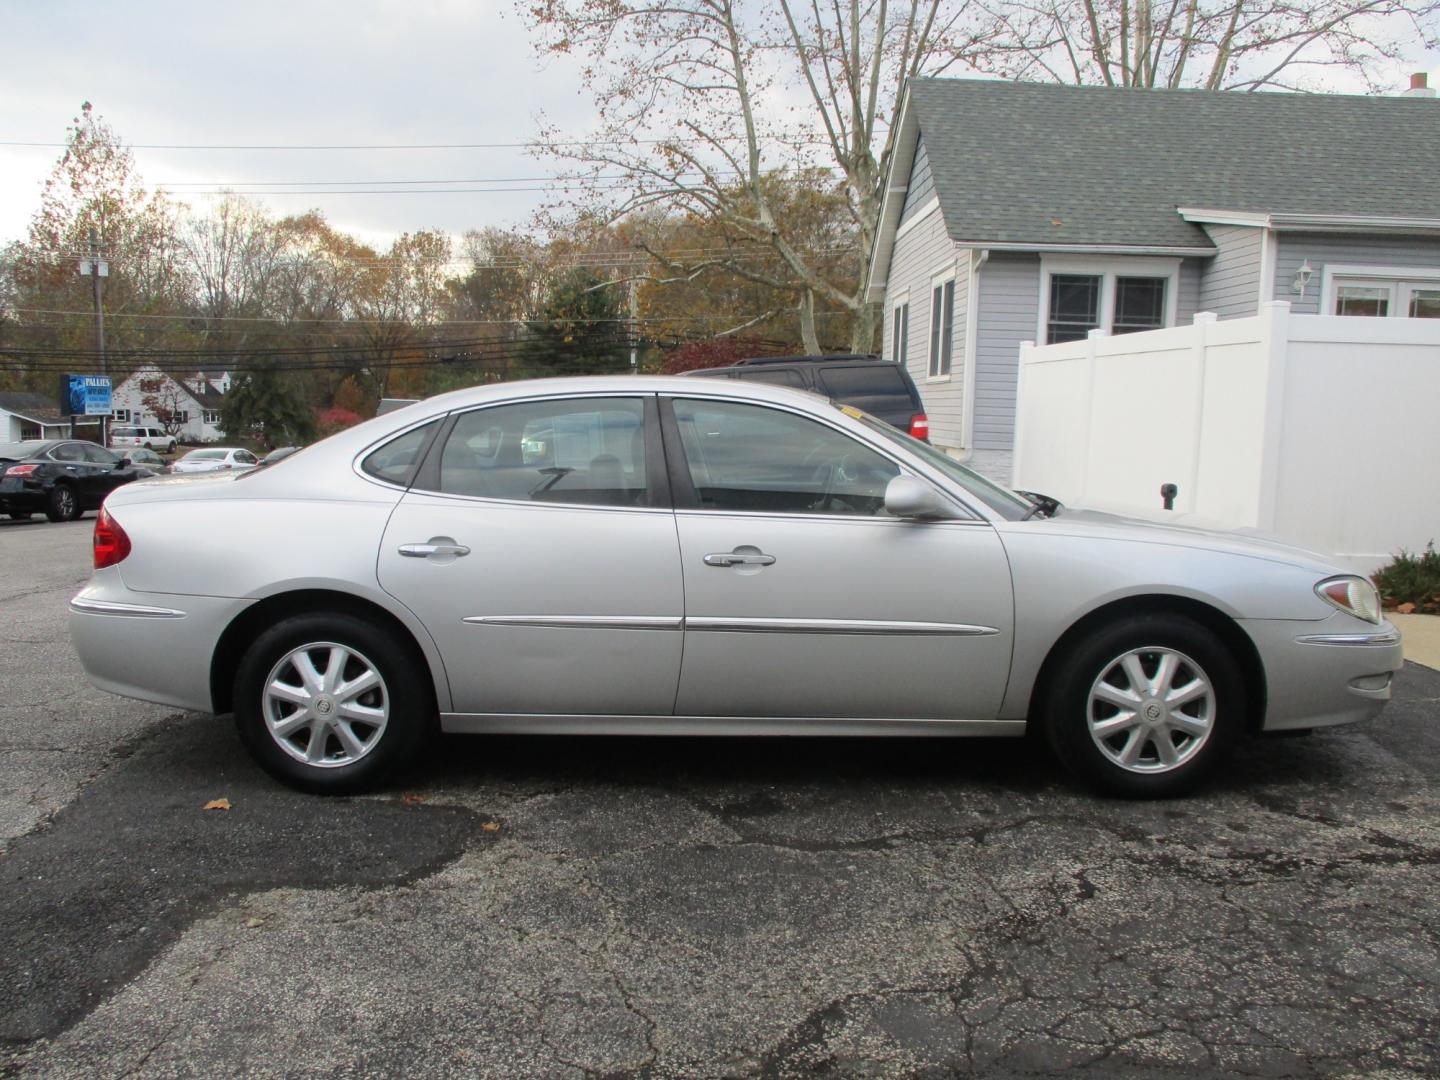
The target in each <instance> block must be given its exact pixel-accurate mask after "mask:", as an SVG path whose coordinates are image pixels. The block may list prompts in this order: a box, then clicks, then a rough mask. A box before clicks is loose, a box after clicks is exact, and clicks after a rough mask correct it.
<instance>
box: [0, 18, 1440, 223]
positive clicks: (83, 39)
mask: <svg viewBox="0 0 1440 1080" xmlns="http://www.w3.org/2000/svg"><path fill="white" fill-rule="evenodd" d="M1437 64H1440V56H1437V55H1436V54H1433V53H1432V54H1429V55H1425V54H1418V55H1417V56H1416V58H1415V68H1416V69H1417V70H1418V69H1420V68H1422V67H1430V68H1431V85H1432V86H1440V66H1435V65H1437ZM87 100H88V101H90V102H92V103H93V104H94V106H95V109H96V111H97V112H98V113H99V114H100V115H102V116H103V117H104V118H105V119H106V120H108V121H109V123H110V124H111V126H112V127H113V128H114V129H115V130H116V132H117V133H118V134H119V135H120V136H121V137H122V138H123V139H124V140H125V141H126V142H128V143H131V144H133V146H134V147H135V149H134V155H135V162H136V166H137V168H138V171H139V173H140V175H141V177H142V179H143V180H144V181H145V183H146V185H147V186H149V187H152V188H153V187H156V186H165V187H166V188H167V189H168V190H169V191H171V192H172V193H173V194H174V195H176V196H177V197H180V198H182V199H184V200H185V201H187V202H189V203H191V205H193V206H195V207H197V208H199V207H201V206H203V205H204V203H205V200H206V196H204V195H201V194H198V192H199V191H201V190H203V189H204V188H211V189H214V188H216V187H219V186H230V187H233V188H234V189H236V190H239V191H244V192H247V193H255V192H269V193H271V194H265V195H263V196H258V195H257V196H255V197H257V198H262V199H263V201H264V202H266V203H267V204H268V205H269V206H270V207H271V209H272V210H273V211H274V212H276V213H291V212H299V211H304V210H306V209H309V208H311V207H318V208H319V209H321V210H322V211H323V213H324V214H325V216H326V218H327V219H328V220H329V221H330V222H331V223H332V224H333V225H335V226H337V227H339V228H341V229H344V230H345V231H347V232H350V233H351V234H352V235H355V236H357V237H358V238H360V239H362V240H365V241H366V242H369V243H372V244H375V245H376V246H379V247H383V246H384V245H385V244H387V243H388V242H389V240H390V239H391V238H392V237H393V236H394V235H395V234H397V233H399V232H402V231H406V230H414V229H419V228H440V229H445V230H447V231H450V232H452V233H456V234H458V233H460V232H463V231H464V230H465V229H467V228H475V227H481V226H486V225H501V226H523V225H525V224H527V223H528V221H529V218H530V215H531V214H532V212H533V211H534V210H535V208H536V207H537V206H538V205H539V202H540V200H541V198H542V196H541V194H540V193H538V192H535V191H511V192H495V191H493V190H491V191H485V192H475V191H469V192H463V193H435V192H433V191H432V192H429V193H426V194H416V193H408V192H407V193H403V194H377V193H364V194H321V193H320V192H322V191H324V192H330V191H333V190H334V189H336V188H337V187H340V188H345V187H351V188H353V187H355V185H356V182H362V181H370V182H372V184H371V186H378V187H383V186H385V185H384V184H378V185H377V184H373V182H375V181H449V183H440V184H432V185H425V186H427V187H430V188H477V187H489V188H492V189H493V188H494V187H495V186H496V183H495V182H496V181H513V182H511V183H508V184H506V185H505V186H509V187H514V188H534V187H536V186H538V185H537V184H536V183H535V182H533V181H532V180H528V179H522V178H534V177H541V176H544V175H546V174H552V173H554V172H555V171H556V165H555V164H554V163H553V162H549V161H545V160H542V159H537V158H534V157H532V156H530V155H528V154H527V153H526V152H525V150H524V149H523V148H500V147H496V148H489V149H449V150H438V149H432V150H373V149H372V150H297V149H287V150H260V149H193V148H192V149H162V148H159V147H157V146H156V145H155V144H180V145H182V146H187V147H195V146H197V145H199V144H206V145H214V144H219V145H223V146H260V145H264V146H276V145H284V146H315V145H329V146H333V145H336V144H345V145H356V144H359V145H365V146H374V145H377V144H416V143H421V144H434V143H446V144H454V143H472V144H473V143H491V144H493V143H512V144H513V143H525V142H527V141H529V140H532V139H534V137H535V135H536V133H537V130H538V125H537V122H536V117H537V115H538V114H539V113H540V112H542V111H543V112H544V113H545V114H546V116H547V118H548V119H549V120H550V122H552V123H554V124H557V125H559V126H560V127H561V128H563V130H565V131H566V132H567V133H573V134H575V135H582V134H584V133H585V132H586V131H587V130H588V129H589V128H590V126H591V124H592V121H593V106H592V104H591V100H590V97H589V95H588V93H586V91H585V88H584V87H583V86H582V84H581V81H580V75H579V64H578V63H577V62H575V61H573V60H568V59H561V60H556V59H546V60H545V61H544V62H543V63H542V62H540V61H538V60H537V59H536V58H535V56H534V52H533V49H532V46H531V41H530V36H529V34H528V31H527V28H526V26H525V25H524V22H523V20H522V19H521V18H520V17H519V16H518V15H517V14H516V13H515V10H514V7H513V5H512V2H511V0H347V2H345V3H343V4H342V3H333V2H318V0H235V2H232V3H226V4H220V3H215V2H213V0H212V2H206V0H199V2H196V0H185V2H176V0H132V2H128V3H117V2H116V0H105V2H99V0H0V144H3V143H14V142H34V143H50V144H56V143H60V142H62V141H63V139H64V137H65V129H66V127H67V125H68V124H69V123H70V120H71V118H72V117H74V116H76V115H77V114H78V112H79V109H80V105H81V103H82V102H84V101H87ZM1437 106H1440V102H1437ZM60 153H61V147H59V146H56V145H48V146H36V147H21V146H7V145H0V243H3V242H5V241H8V240H12V239H18V238H20V237H22V236H23V235H24V233H25V230H26V226H27V224H28V222H29V220H30V217H31V215H32V214H33V213H34V212H35V210H36V208H37V207H38V205H39V195H40V187H41V184H42V182H43V181H44V178H45V177H46V175H48V173H49V171H50V169H51V167H52V166H53V164H54V162H55V160H56V158H58V156H59V155H60ZM284 183H288V184H289V185H290V189H291V190H295V189H299V190H301V191H303V192H304V193H301V194H279V192H281V191H284V190H286V188H285V187H284V186H282V184H284ZM412 190H413V189H412Z"/></svg>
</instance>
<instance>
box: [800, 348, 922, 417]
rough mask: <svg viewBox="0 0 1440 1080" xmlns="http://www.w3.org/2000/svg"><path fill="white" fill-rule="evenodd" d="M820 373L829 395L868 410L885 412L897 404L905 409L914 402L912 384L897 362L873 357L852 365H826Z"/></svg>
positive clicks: (821, 380)
mask: <svg viewBox="0 0 1440 1080" xmlns="http://www.w3.org/2000/svg"><path fill="white" fill-rule="evenodd" d="M819 375H820V385H821V387H823V388H824V391H825V393H826V394H827V395H828V396H829V397H832V398H837V399H839V400H841V401H844V402H847V403H849V404H851V405H854V406H856V407H857V408H860V409H864V410H865V411H866V412H885V411H886V410H887V409H888V410H893V409H894V408H896V407H897V406H898V407H899V408H902V409H903V408H908V407H910V406H911V405H912V404H913V402H912V401H911V398H910V388H909V387H908V386H906V385H905V378H904V376H902V375H901V374H900V369H899V367H898V365H895V364H889V363H882V362H879V361H874V360H872V361H870V362H868V363H861V364H855V365H853V366H851V367H834V368H823V369H822V370H821V371H820V373H819Z"/></svg>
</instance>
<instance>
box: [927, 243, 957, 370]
mask: <svg viewBox="0 0 1440 1080" xmlns="http://www.w3.org/2000/svg"><path fill="white" fill-rule="evenodd" d="M958 276H959V275H957V274H956V272H955V267H954V265H953V264H952V265H951V266H950V267H949V268H948V269H946V270H945V271H943V272H942V273H939V274H936V275H935V276H934V277H932V278H931V279H930V310H929V312H928V315H929V318H928V319H927V320H926V325H925V381H926V382H927V383H947V382H949V381H950V379H951V373H952V372H953V371H954V370H955V303H956V297H955V279H956V278H957V277H958ZM947 284H948V285H949V286H950V370H949V371H939V370H937V369H938V368H939V366H940V361H941V358H942V357H943V355H944V348H945V343H944V341H943V340H941V339H939V335H940V334H942V333H943V332H944V327H945V319H944V317H943V316H942V317H941V319H940V323H939V326H938V327H937V325H936V322H935V311H936V307H935V290H936V289H939V290H941V292H940V295H941V296H942V297H943V296H944V295H945V293H944V289H945V286H946V285H947ZM932 358H933V360H932Z"/></svg>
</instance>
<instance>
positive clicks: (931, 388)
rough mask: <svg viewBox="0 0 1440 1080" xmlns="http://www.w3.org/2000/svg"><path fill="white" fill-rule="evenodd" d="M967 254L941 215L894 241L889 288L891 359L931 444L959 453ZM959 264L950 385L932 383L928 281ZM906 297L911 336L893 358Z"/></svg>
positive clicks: (887, 346) (886, 346)
mask: <svg viewBox="0 0 1440 1080" xmlns="http://www.w3.org/2000/svg"><path fill="white" fill-rule="evenodd" d="M965 255H966V253H965V252H957V251H956V250H955V245H954V244H953V243H952V242H951V240H950V237H949V235H948V234H947V233H946V231H945V221H944V219H943V218H942V217H941V216H940V212H939V210H936V211H935V213H933V214H931V215H930V216H929V217H928V218H926V219H924V220H923V221H921V222H919V223H918V224H917V225H916V226H915V227H914V228H913V229H911V230H910V231H909V232H907V233H906V234H905V235H904V236H902V237H900V238H899V239H898V240H896V241H895V249H894V252H893V253H892V254H891V257H890V268H889V274H888V277H887V282H886V288H885V340H884V343H883V345H882V346H881V349H882V353H883V355H884V356H885V357H886V358H887V359H901V360H902V361H903V362H904V364H905V367H906V368H907V369H908V370H909V372H910V376H911V378H913V379H914V380H915V385H916V387H917V388H919V390H920V399H921V401H922V402H923V403H924V405H925V415H926V416H928V417H929V418H930V439H931V441H932V442H934V443H935V444H936V445H938V446H947V447H959V446H960V439H961V431H962V428H963V426H964V416H965V392H964V388H965V370H966V364H965V327H966V314H967V312H966V308H965V300H966V295H967V278H966V270H967V267H968V262H967V261H966V258H965ZM957 258H958V259H959V260H960V263H961V265H960V267H959V272H958V273H957V274H956V277H955V338H954V341H953V342H952V345H951V361H950V379H949V381H948V382H933V383H932V382H928V381H927V378H928V374H929V373H928V366H929V355H930V281H931V279H932V278H933V277H934V276H935V275H936V274H939V273H942V272H943V271H945V270H947V269H949V268H950V267H952V266H954V265H955V263H956V260H957ZM907 293H908V296H909V304H910V334H909V338H908V340H907V343H906V350H905V356H904V357H903V358H896V357H893V356H892V355H891V354H892V352H893V350H894V341H895V305H896V303H897V301H898V298H900V297H901V296H903V295H906V294H907Z"/></svg>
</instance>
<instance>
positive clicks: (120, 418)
mask: <svg viewBox="0 0 1440 1080" xmlns="http://www.w3.org/2000/svg"><path fill="white" fill-rule="evenodd" d="M110 419H111V420H114V421H115V422H116V423H117V424H128V423H129V422H130V410H129V409H115V410H113V411H112V412H111V413H110Z"/></svg>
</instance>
